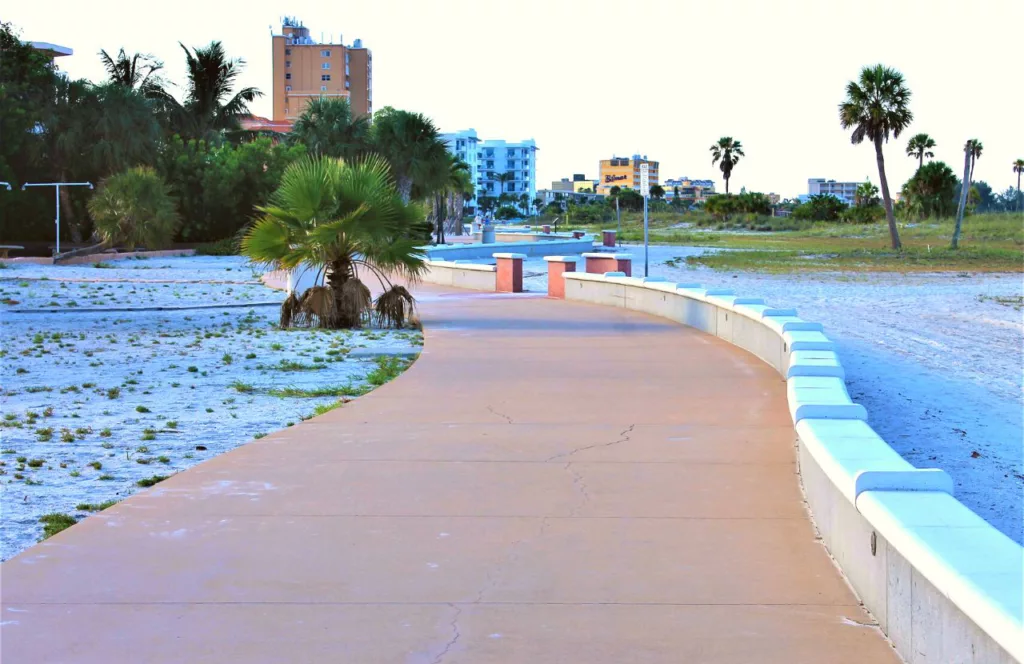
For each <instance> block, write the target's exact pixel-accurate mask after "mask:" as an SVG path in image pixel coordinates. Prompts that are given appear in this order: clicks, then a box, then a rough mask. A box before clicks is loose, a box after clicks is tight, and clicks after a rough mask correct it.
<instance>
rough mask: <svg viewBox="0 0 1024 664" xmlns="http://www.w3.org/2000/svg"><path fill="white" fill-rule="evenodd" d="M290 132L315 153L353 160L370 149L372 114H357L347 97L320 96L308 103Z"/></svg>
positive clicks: (295, 138) (294, 138) (296, 139)
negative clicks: (354, 112)
mask: <svg viewBox="0 0 1024 664" xmlns="http://www.w3.org/2000/svg"><path fill="white" fill-rule="evenodd" d="M290 136H291V137H292V139H293V140H295V141H297V142H299V143H302V144H303V145H305V146H306V148H307V149H308V150H309V152H310V153H312V154H319V155H324V156H327V157H336V158H341V159H344V160H346V161H352V160H355V159H356V158H357V157H359V156H360V155H361V154H363V153H364V152H366V150H367V149H368V146H369V141H370V118H369V116H366V115H358V116H355V117H353V115H352V106H351V105H350V104H349V101H348V99H346V98H344V97H318V98H316V99H312V100H310V102H309V103H308V104H306V107H305V109H303V111H302V115H300V116H299V118H298V119H297V120H296V121H295V124H294V125H293V126H292V131H291V134H290Z"/></svg>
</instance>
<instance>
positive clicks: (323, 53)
mask: <svg viewBox="0 0 1024 664" xmlns="http://www.w3.org/2000/svg"><path fill="white" fill-rule="evenodd" d="M320 57H323V58H329V57H331V52H330V51H328V50H326V49H325V50H323V51H320Z"/></svg>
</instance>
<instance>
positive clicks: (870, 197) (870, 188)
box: [854, 180, 878, 206]
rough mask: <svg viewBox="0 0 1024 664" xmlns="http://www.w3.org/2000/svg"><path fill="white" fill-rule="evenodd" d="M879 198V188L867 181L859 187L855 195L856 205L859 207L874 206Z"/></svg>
mask: <svg viewBox="0 0 1024 664" xmlns="http://www.w3.org/2000/svg"><path fill="white" fill-rule="evenodd" d="M877 198H878V187H876V186H875V185H873V184H871V182H870V181H867V180H865V181H864V182H863V183H861V184H859V185H857V192H856V193H855V194H854V203H855V204H856V205H857V206H862V205H872V204H873V203H872V201H876V199H877Z"/></svg>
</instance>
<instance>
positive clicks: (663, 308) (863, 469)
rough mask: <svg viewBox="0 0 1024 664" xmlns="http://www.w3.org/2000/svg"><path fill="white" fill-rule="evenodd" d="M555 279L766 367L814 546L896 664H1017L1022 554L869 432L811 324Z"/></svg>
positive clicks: (748, 305) (755, 308) (785, 315)
mask: <svg viewBox="0 0 1024 664" xmlns="http://www.w3.org/2000/svg"><path fill="white" fill-rule="evenodd" d="M561 278H562V279H563V280H564V291H565V298H566V299H568V300H576V301H582V302H592V303H596V304H604V305H609V306H617V307H624V308H627V309H632V310H636V311H643V312H646V313H649V314H653V315H655V316H661V317H663V318H668V319H670V320H674V321H678V322H680V323H682V324H684V325H689V326H691V327H695V328H697V329H699V330H702V331H704V332H706V333H708V334H713V335H715V336H717V337H719V338H721V339H723V340H725V341H728V342H729V343H732V344H734V345H736V346H739V347H740V348H743V349H745V350H747V351H749V352H751V353H753V354H754V355H757V356H758V357H759V358H761V359H762V360H764V361H765V362H767V363H768V364H770V365H771V366H773V367H775V369H776V370H777V371H778V372H779V374H780V375H781V376H782V377H783V379H784V380H785V381H786V387H787V396H788V403H789V412H790V415H791V417H792V419H793V424H794V426H795V428H796V433H797V439H798V447H799V453H798V456H799V459H798V460H799V468H800V474H801V477H802V481H803V487H804V492H805V494H806V497H807V502H808V503H809V505H810V508H811V512H812V517H813V519H814V522H815V525H816V526H817V528H818V531H819V533H820V534H821V538H822V541H823V543H824V544H825V546H826V547H827V548H828V550H829V552H830V553H831V554H832V556H833V558H834V559H835V561H836V562H837V564H838V565H839V567H840V568H841V569H842V570H843V572H844V573H845V575H846V577H847V579H848V580H849V582H850V584H851V585H852V586H853V588H854V590H856V592H857V593H858V594H859V595H860V598H861V600H862V601H863V602H864V605H865V607H866V608H867V609H868V610H869V611H871V613H873V614H874V616H875V618H877V620H878V623H879V626H880V627H881V629H882V630H883V631H884V632H885V634H887V635H888V637H889V639H890V640H891V641H892V643H893V645H894V646H895V648H896V650H897V651H898V652H899V653H900V655H902V656H903V658H904V659H905V660H906V661H907V662H909V663H911V664H951V663H954V662H957V663H959V662H964V663H966V662H971V663H977V664H982V663H985V664H989V663H1004V662H1014V661H1017V662H1020V661H1024V623H1022V614H1024V606H1022V595H1024V576H1022V571H1024V549H1022V547H1021V546H1020V545H1018V544H1017V543H1015V542H1014V541H1013V540H1011V539H1010V538H1008V537H1006V536H1005V535H1004V534H1002V533H1001V532H999V531H998V530H996V529H995V528H993V527H992V526H991V525H989V524H988V523H987V522H985V521H984V520H983V519H981V517H979V516H978V515H976V514H975V513H973V512H972V511H970V510H969V509H968V508H967V507H965V506H964V505H963V504H962V503H960V502H959V501H958V500H957V499H956V498H955V497H954V496H953V481H952V479H951V478H950V476H949V475H947V474H946V473H945V472H944V471H942V470H938V469H919V468H915V467H914V466H912V465H911V464H910V463H908V462H907V461H906V460H905V459H903V457H901V456H900V455H899V454H898V453H897V452H896V451H895V450H893V449H892V448H891V447H889V445H888V444H887V443H886V442H885V441H884V440H883V439H882V438H881V437H880V436H879V435H878V434H877V433H875V431H874V430H873V429H872V428H871V427H870V426H869V425H868V424H867V422H866V420H867V411H866V410H865V409H864V407H863V406H861V405H859V404H855V403H853V401H851V400H850V396H849V393H848V392H847V389H846V382H845V373H844V371H843V365H842V363H841V362H840V360H839V357H838V356H837V355H836V352H835V347H834V345H833V343H832V341H831V340H830V339H829V338H828V337H827V336H825V334H824V332H823V330H822V326H821V325H820V324H819V323H813V322H810V321H805V320H803V319H801V318H799V317H798V316H797V315H796V311H794V310H792V309H780V308H773V307H769V306H768V305H767V304H765V302H764V300H762V299H760V298H756V297H740V296H737V295H735V294H734V293H733V292H732V291H730V290H726V289H717V290H716V289H704V288H702V287H701V286H699V285H698V284H675V283H670V282H667V281H664V280H659V279H652V278H648V279H642V278H629V277H626V276H625V275H623V274H622V273H607V274H604V275H597V274H587V273H584V272H571V271H563V272H562V274H561Z"/></svg>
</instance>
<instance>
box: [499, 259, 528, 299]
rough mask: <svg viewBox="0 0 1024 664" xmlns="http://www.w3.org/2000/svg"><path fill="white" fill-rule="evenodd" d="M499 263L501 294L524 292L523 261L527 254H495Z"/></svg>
mask: <svg viewBox="0 0 1024 664" xmlns="http://www.w3.org/2000/svg"><path fill="white" fill-rule="evenodd" d="M494 258H495V259H497V261H498V284H497V288H496V290H497V291H498V292H499V293H522V292H523V259H524V258H526V254H494Z"/></svg>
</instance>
